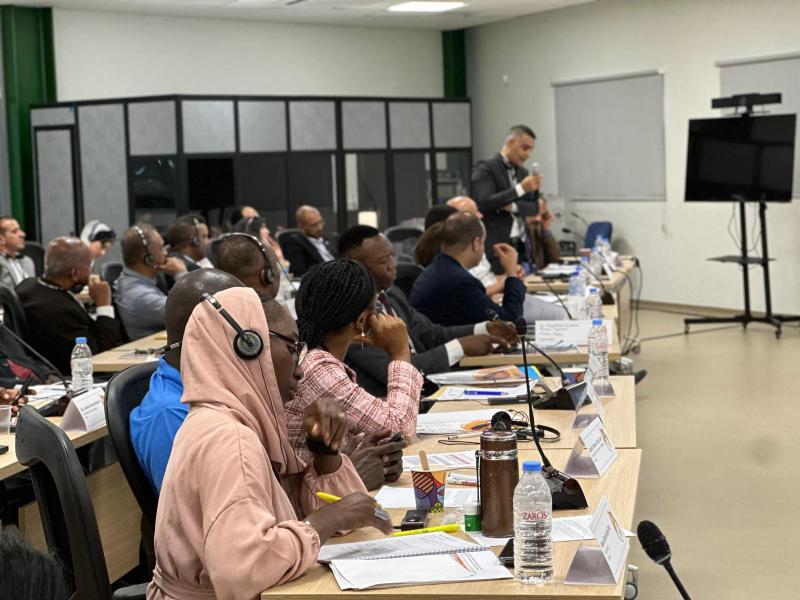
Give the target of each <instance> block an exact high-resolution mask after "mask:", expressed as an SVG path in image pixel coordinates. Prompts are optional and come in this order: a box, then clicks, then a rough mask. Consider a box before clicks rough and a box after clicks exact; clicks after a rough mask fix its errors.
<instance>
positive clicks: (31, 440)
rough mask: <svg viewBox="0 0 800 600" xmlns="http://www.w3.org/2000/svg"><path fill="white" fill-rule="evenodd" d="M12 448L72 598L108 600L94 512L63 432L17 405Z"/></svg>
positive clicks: (101, 551) (29, 410)
mask: <svg viewBox="0 0 800 600" xmlns="http://www.w3.org/2000/svg"><path fill="white" fill-rule="evenodd" d="M16 450H17V459H18V460H19V462H20V463H21V464H22V465H24V466H26V467H28V470H29V471H30V475H31V479H32V480H33V489H34V492H35V493H36V500H37V501H38V504H39V511H40V513H41V517H42V525H43V528H44V535H45V539H46V540H47V547H48V549H49V550H50V552H51V553H52V554H55V555H56V557H57V558H58V559H59V560H60V561H61V562H62V564H63V565H64V575H65V579H66V581H67V582H68V585H70V586H72V589H73V590H75V592H76V593H75V595H74V596H73V598H76V600H111V586H110V584H109V581H108V571H107V569H106V561H105V555H104V554H103V544H102V542H101V541H100V533H99V530H98V528H97V517H96V516H95V512H94V506H93V505H92V499H91V496H90V495H89V488H88V487H87V485H86V477H85V475H84V474H83V467H81V464H80V462H79V461H78V455H77V454H76V453H75V447H74V446H73V445H72V442H70V441H69V438H68V437H67V434H65V433H64V432H63V431H61V429H59V428H58V427H56V426H55V425H54V424H52V423H51V422H50V421H48V420H47V419H45V418H44V417H43V416H41V415H40V414H39V413H38V412H36V410H34V409H33V408H27V407H22V409H21V410H20V414H19V421H18V423H17V436H16Z"/></svg>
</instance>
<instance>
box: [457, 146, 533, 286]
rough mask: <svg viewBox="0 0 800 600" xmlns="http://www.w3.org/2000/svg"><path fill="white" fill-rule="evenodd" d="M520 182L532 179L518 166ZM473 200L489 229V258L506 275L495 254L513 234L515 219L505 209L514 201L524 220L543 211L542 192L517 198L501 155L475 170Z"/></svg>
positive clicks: (487, 254)
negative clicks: (541, 208)
mask: <svg viewBox="0 0 800 600" xmlns="http://www.w3.org/2000/svg"><path fill="white" fill-rule="evenodd" d="M515 169H516V175H517V182H520V181H522V180H523V179H524V178H525V177H527V176H528V171H527V170H526V169H525V168H524V167H515ZM472 197H473V198H474V199H475V202H476V203H477V205H478V209H479V210H480V211H481V212H482V213H483V224H484V225H485V226H486V258H488V259H489V262H491V263H492V270H493V271H494V272H495V273H502V272H503V267H502V265H501V264H500V261H499V260H498V259H497V257H496V256H495V255H494V252H492V246H493V245H494V244H498V243H501V242H505V243H508V242H509V239H510V237H509V234H510V233H511V226H512V224H513V223H514V218H513V217H512V216H511V213H510V212H507V211H505V210H503V209H504V208H505V206H506V205H508V204H509V203H511V202H516V203H517V208H518V210H519V214H520V215H521V216H523V217H526V216H532V215H535V214H536V213H538V212H539V203H538V200H539V192H538V191H536V192H528V193H527V194H525V195H524V196H517V191H516V190H515V189H514V187H513V186H512V185H511V181H510V180H509V178H508V170H507V169H506V166H505V163H503V158H502V156H501V155H500V153H499V152H498V153H497V154H495V155H494V156H493V157H492V158H489V159H486V160H479V161H478V162H477V163H475V166H474V167H472Z"/></svg>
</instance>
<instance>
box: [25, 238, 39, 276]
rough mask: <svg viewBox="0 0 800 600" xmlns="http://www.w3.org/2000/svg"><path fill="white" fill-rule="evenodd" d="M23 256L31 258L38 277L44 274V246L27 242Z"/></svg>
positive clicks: (31, 241)
mask: <svg viewBox="0 0 800 600" xmlns="http://www.w3.org/2000/svg"><path fill="white" fill-rule="evenodd" d="M22 254H23V255H24V256H29V257H30V258H31V260H32V261H33V266H34V268H35V269H36V275H37V276H39V275H41V274H42V273H44V246H42V245H41V244H40V243H39V242H34V241H33V240H30V241H28V240H26V241H25V247H24V248H23V249H22Z"/></svg>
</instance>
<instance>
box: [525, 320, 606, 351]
mask: <svg viewBox="0 0 800 600" xmlns="http://www.w3.org/2000/svg"><path fill="white" fill-rule="evenodd" d="M603 324H604V325H605V326H606V334H607V336H608V337H607V339H608V345H609V346H610V345H611V344H613V343H614V323H613V321H611V320H610V319H604V320H603ZM591 329H592V322H591V321H590V320H585V321H536V345H537V346H544V347H545V348H547V347H550V346H560V345H564V344H566V345H572V346H586V345H587V344H588V343H589V331H590V330H591Z"/></svg>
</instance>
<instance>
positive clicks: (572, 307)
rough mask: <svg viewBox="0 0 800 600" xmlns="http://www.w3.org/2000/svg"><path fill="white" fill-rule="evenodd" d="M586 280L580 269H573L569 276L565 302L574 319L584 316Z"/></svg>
mask: <svg viewBox="0 0 800 600" xmlns="http://www.w3.org/2000/svg"><path fill="white" fill-rule="evenodd" d="M585 296H586V282H585V280H584V278H583V273H582V272H581V270H580V269H575V272H574V273H573V274H572V277H570V278H569V298H567V304H568V306H569V313H570V314H571V315H572V317H573V318H574V319H583V318H584V316H585V312H586V309H585V302H586V298H585Z"/></svg>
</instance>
